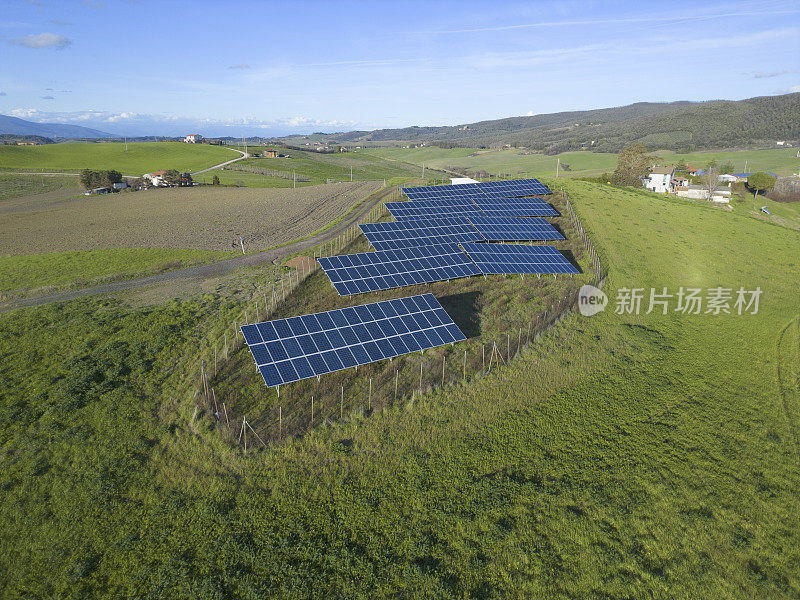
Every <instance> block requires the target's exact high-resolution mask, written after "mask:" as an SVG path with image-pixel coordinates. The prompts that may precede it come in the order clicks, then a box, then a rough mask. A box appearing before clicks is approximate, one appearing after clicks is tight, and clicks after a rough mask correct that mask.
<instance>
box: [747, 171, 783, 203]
mask: <svg viewBox="0 0 800 600" xmlns="http://www.w3.org/2000/svg"><path fill="white" fill-rule="evenodd" d="M776 181H777V179H775V177H773V176H772V175H770V174H769V173H764V172H763V171H759V172H758V173H753V174H752V175H749V176H748V177H747V187H749V188H750V189H751V190H753V198H755V197H756V195H757V194H758V193H759V192H768V191H770V190H771V189H772V188H773V187H775V182H776Z"/></svg>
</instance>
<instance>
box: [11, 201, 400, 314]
mask: <svg viewBox="0 0 800 600" xmlns="http://www.w3.org/2000/svg"><path fill="white" fill-rule="evenodd" d="M398 187H399V186H393V187H389V188H386V189H384V190H380V191H378V192H377V193H375V194H373V195H372V196H371V197H368V198H366V199H364V200H363V201H362V204H361V205H360V207H359V208H358V209H356V210H355V211H353V212H352V214H350V215H349V216H347V217H345V218H343V219H342V221H341V222H339V223H337V224H336V225H334V226H332V227H330V228H328V229H326V230H324V231H321V232H319V233H317V234H312V235H311V236H310V237H308V238H306V239H303V240H299V241H297V242H293V243H290V244H286V245H285V246H281V247H279V248H272V249H270V250H264V251H262V252H256V253H254V254H247V255H243V256H237V257H236V258H229V259H227V260H221V261H217V262H213V263H207V264H203V265H197V266H194V267H187V268H185V269H177V270H175V271H168V272H166V273H158V274H156V275H148V276H147V277H137V278H136V279H124V280H121V281H114V282H110V283H104V284H101V285H95V286H91V287H86V288H81V289H77V290H65V291H62V292H56V293H53V294H45V295H42V296H31V297H29V298H20V299H18V300H12V301H10V302H6V303H4V304H2V305H0V312H5V311H7V310H14V309H17V308H29V307H32V306H40V305H42V304H53V303H56V302H67V301H69V300H76V299H78V298H84V297H86V296H94V295H98V294H113V293H116V292H122V291H126V290H133V289H139V288H144V287H148V286H151V285H156V284H161V283H168V282H172V281H180V280H186V279H212V278H217V277H220V276H222V275H227V274H229V273H232V272H233V271H235V270H236V269H239V268H241V267H254V266H259V265H264V264H271V263H273V262H274V261H275V260H277V259H279V258H281V257H283V256H286V255H288V254H294V253H295V252H301V251H303V250H307V249H309V248H312V247H314V246H317V245H319V244H322V243H325V242H327V241H329V240H331V239H333V238H335V237H336V236H337V235H339V234H340V233H342V232H343V231H345V230H346V229H347V228H349V227H350V226H351V225H353V224H355V223H357V222H358V220H359V219H360V218H361V217H362V216H364V215H365V214H367V213H368V212H369V211H370V210H372V208H374V207H375V206H376V205H377V204H379V203H380V202H383V199H384V198H385V197H386V196H388V195H389V194H391V193H392V192H393V191H395V190H396V189H397V188H398Z"/></svg>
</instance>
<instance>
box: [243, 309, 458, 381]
mask: <svg viewBox="0 0 800 600" xmlns="http://www.w3.org/2000/svg"><path fill="white" fill-rule="evenodd" d="M241 330H242V334H243V335H244V339H245V341H246V342H247V345H248V346H249V348H250V352H251V353H252V354H253V358H254V359H255V361H256V366H257V367H258V370H259V372H260V373H261V376H262V377H263V378H264V382H265V383H266V384H267V386H268V387H274V386H278V385H281V384H282V383H291V382H293V381H299V380H301V379H307V378H309V377H314V376H315V375H324V374H326V373H331V372H333V371H341V370H342V369H347V368H350V367H355V366H357V365H365V364H367V363H371V362H375V361H378V360H383V359H386V358H394V357H396V356H400V355H402V354H408V353H409V352H416V351H417V350H426V349H428V348H435V347H436V346H443V345H445V344H452V343H454V342H460V341H463V340H465V339H467V338H466V336H465V335H464V334H463V333H462V332H461V330H460V329H459V328H458V326H457V325H456V324H455V323H454V322H453V320H452V319H451V318H450V316H449V315H448V314H447V313H446V312H445V310H444V308H442V305H441V304H439V301H438V300H436V298H435V297H434V296H433V294H421V295H419V296H410V297H408V298H399V299H397V300H384V301H382V302H374V303H372V304H364V305H362V306H356V307H351V308H342V309H338V310H331V311H326V312H321V313H315V314H311V315H304V316H301V317H291V318H289V319H277V320H274V321H267V322H265V323H257V324H254V325H243V326H242V328H241Z"/></svg>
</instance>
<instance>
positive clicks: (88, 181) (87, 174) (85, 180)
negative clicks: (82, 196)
mask: <svg viewBox="0 0 800 600" xmlns="http://www.w3.org/2000/svg"><path fill="white" fill-rule="evenodd" d="M96 178H97V172H96V171H92V170H91V169H84V170H83V171H81V176H80V181H81V185H82V186H83V189H85V190H91V189H93V188H94V187H95V186H94V182H95V180H96Z"/></svg>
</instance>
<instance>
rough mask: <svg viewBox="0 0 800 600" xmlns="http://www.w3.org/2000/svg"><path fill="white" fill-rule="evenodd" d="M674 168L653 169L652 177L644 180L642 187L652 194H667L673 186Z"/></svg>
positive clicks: (651, 171)
mask: <svg viewBox="0 0 800 600" xmlns="http://www.w3.org/2000/svg"><path fill="white" fill-rule="evenodd" d="M674 172H675V169H674V168H673V167H653V168H652V169H651V170H650V175H648V176H647V177H644V178H642V185H644V187H646V188H647V189H648V190H650V191H651V192H656V193H659V194H666V193H667V192H669V191H670V187H671V185H672V174H673V173H674Z"/></svg>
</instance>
